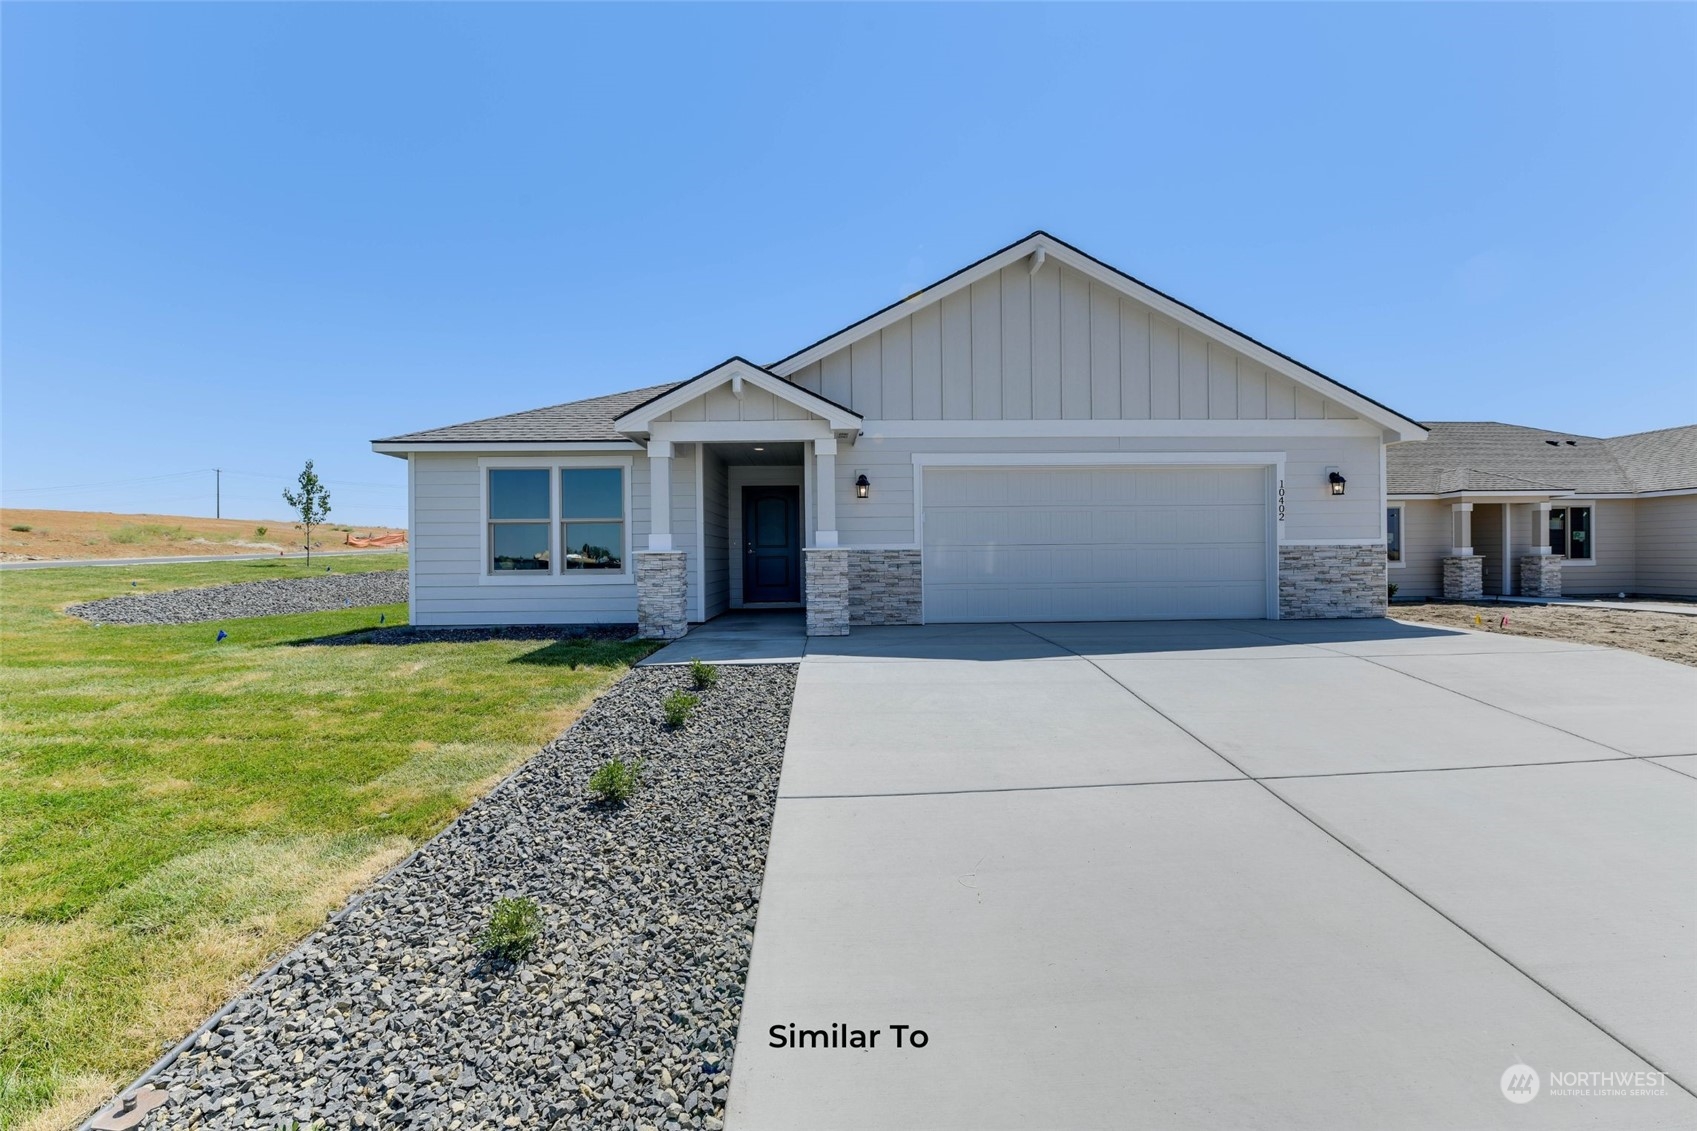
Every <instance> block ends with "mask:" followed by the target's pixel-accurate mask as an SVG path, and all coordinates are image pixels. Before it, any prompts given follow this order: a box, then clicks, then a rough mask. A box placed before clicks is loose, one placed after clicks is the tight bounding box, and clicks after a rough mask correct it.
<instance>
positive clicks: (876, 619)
mask: <svg viewBox="0 0 1697 1131" xmlns="http://www.w3.org/2000/svg"><path fill="white" fill-rule="evenodd" d="M848 553H849V623H850V624H918V623H919V622H920V609H921V605H922V597H921V590H920V568H921V566H920V560H919V551H918V550H855V549H850V550H849V552H848Z"/></svg>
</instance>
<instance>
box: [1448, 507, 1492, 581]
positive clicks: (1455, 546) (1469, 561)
mask: <svg viewBox="0 0 1697 1131" xmlns="http://www.w3.org/2000/svg"><path fill="white" fill-rule="evenodd" d="M1443 565H1444V588H1443V593H1444V600H1446V601H1477V600H1478V599H1479V598H1480V597H1482V596H1484V594H1485V561H1484V559H1483V558H1476V557H1474V556H1473V504H1472V503H1451V504H1450V556H1449V557H1447V558H1445V559H1444V562H1443Z"/></svg>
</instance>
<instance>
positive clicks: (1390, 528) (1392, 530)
mask: <svg viewBox="0 0 1697 1131" xmlns="http://www.w3.org/2000/svg"><path fill="white" fill-rule="evenodd" d="M1385 559H1386V560H1387V561H1393V562H1400V561H1402V508H1401V507H1387V508H1386V509H1385Z"/></svg>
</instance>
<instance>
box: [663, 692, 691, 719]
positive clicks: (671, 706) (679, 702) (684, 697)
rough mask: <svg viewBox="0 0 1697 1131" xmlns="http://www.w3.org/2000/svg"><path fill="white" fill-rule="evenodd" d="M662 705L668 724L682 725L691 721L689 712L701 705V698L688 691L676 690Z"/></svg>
mask: <svg viewBox="0 0 1697 1131" xmlns="http://www.w3.org/2000/svg"><path fill="white" fill-rule="evenodd" d="M660 706H661V708H662V709H664V710H665V712H666V725H667V726H673V727H681V726H683V725H684V723H686V722H688V721H689V713H690V712H691V711H693V710H695V709H696V708H697V707H699V706H701V699H700V698H699V697H698V696H695V695H691V694H690V693H689V692H687V691H674V692H672V693H671V694H670V695H668V696H666V700H665V702H663V703H661V704H660Z"/></svg>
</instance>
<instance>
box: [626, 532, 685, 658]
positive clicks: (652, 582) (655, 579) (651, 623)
mask: <svg viewBox="0 0 1697 1131" xmlns="http://www.w3.org/2000/svg"><path fill="white" fill-rule="evenodd" d="M688 590H689V574H688V572H687V571H686V569H685V567H684V554H683V551H682V550H644V551H641V552H639V553H638V554H637V555H636V631H637V635H638V636H641V637H642V638H643V639H645V640H676V639H678V637H680V636H682V635H683V634H684V633H686V632H688V631H689V594H688Z"/></svg>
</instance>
